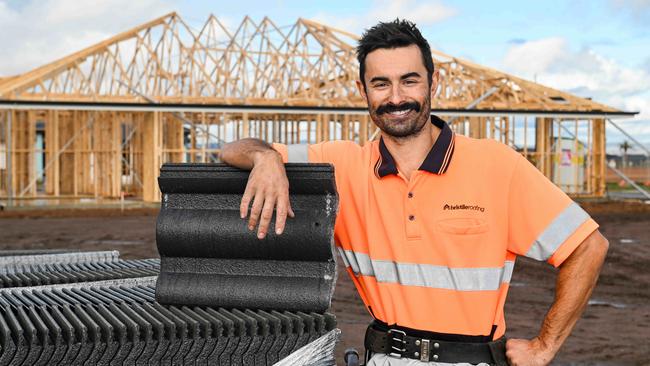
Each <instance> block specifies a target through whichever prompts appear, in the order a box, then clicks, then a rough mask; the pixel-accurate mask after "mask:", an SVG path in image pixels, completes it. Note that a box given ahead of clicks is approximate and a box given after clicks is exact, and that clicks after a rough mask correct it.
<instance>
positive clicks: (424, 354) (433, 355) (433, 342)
mask: <svg viewBox="0 0 650 366" xmlns="http://www.w3.org/2000/svg"><path fill="white" fill-rule="evenodd" d="M378 328H379V329H378ZM381 328H384V327H382V326H380V325H379V324H378V323H376V322H375V323H373V324H370V326H368V330H366V338H365V342H364V343H365V347H366V350H368V351H370V352H373V353H384V354H387V355H389V356H393V357H405V358H411V359H414V360H420V361H423V362H430V361H435V362H447V363H461V362H467V363H471V364H478V363H487V364H492V365H498V366H501V365H507V364H508V363H507V361H506V356H505V348H506V338H505V337H501V338H499V339H497V340H495V341H490V342H456V341H444V340H437V339H429V338H427V337H421V336H420V334H418V336H413V335H409V334H407V332H406V331H404V330H401V329H395V328H390V327H388V328H387V329H381Z"/></svg>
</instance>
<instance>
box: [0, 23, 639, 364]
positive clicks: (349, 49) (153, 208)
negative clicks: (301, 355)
mask: <svg viewBox="0 0 650 366" xmlns="http://www.w3.org/2000/svg"><path fill="white" fill-rule="evenodd" d="M358 39H359V35H356V34H353V33H350V32H347V31H344V30H339V29H336V28H333V27H330V26H328V25H326V24H321V23H318V22H315V21H312V20H307V19H298V20H297V21H296V22H295V23H293V24H290V25H284V24H282V25H278V24H276V23H274V22H273V21H272V20H271V19H269V18H264V19H261V20H254V19H251V18H249V17H245V18H244V19H243V20H242V21H241V23H239V24H237V25H236V26H234V27H232V26H230V27H226V26H225V25H224V23H222V22H221V21H220V20H219V19H218V17H216V16H210V17H208V19H207V21H206V22H205V24H203V25H202V26H201V27H196V26H190V25H188V24H187V23H186V22H185V21H184V20H183V19H182V17H181V16H180V15H178V14H176V13H170V14H167V15H165V16H163V17H160V18H157V19H154V20H152V21H150V22H147V23H145V24H141V25H139V26H137V27H135V28H132V29H129V30H125V31H124V32H123V33H120V34H117V35H115V36H114V37H111V38H109V39H106V40H104V41H102V42H101V43H98V44H95V45H93V46H90V47H88V48H85V49H83V50H80V51H78V52H76V53H73V54H70V55H65V56H64V55H60V56H63V57H60V58H58V59H55V60H47V62H44V65H43V66H40V67H37V68H35V69H33V70H31V71H28V72H25V73H22V74H19V75H15V76H6V77H0V208H2V211H0V249H2V250H54V249H56V250H67V249H73V250H84V251H99V250H118V251H119V252H120V256H121V257H123V258H126V259H127V260H136V259H137V260H142V259H143V258H157V257H159V253H158V251H157V249H156V216H157V215H159V213H160V212H161V210H160V207H161V200H162V201H163V206H164V202H165V200H166V199H168V197H166V195H163V194H161V187H163V183H161V181H159V177H161V166H162V165H163V164H168V163H173V164H177V163H218V162H220V160H219V152H220V149H221V147H222V146H223V144H224V143H227V142H231V141H234V140H238V139H241V138H246V137H255V138H260V139H262V140H265V141H267V142H269V143H272V142H277V143H283V144H288V145H293V144H302V145H305V144H314V143H319V142H323V141H333V140H350V141H354V142H356V143H358V144H360V145H364V144H366V143H367V142H369V141H373V140H376V139H378V138H379V129H378V128H377V127H376V126H375V124H374V123H373V122H372V120H371V119H370V116H369V115H368V110H367V105H366V103H365V101H364V99H363V98H362V97H361V96H360V95H359V93H358V91H357V88H356V85H355V80H357V79H358V77H359V66H358V63H357V60H356V53H355V52H356V44H357V41H358ZM432 56H433V60H434V65H435V67H436V69H438V70H439V71H440V76H441V85H440V86H439V89H438V91H437V94H436V96H435V98H434V99H433V100H432V113H433V114H435V115H437V116H439V117H441V118H442V119H444V120H445V121H447V122H448V124H449V126H450V127H451V129H452V130H453V131H454V132H455V133H456V134H460V135H465V136H469V137H472V138H476V139H495V140H497V141H500V142H502V143H504V144H506V145H508V146H510V147H511V148H513V149H514V150H516V151H517V152H519V153H520V154H522V155H523V156H524V157H526V158H527V159H528V160H529V161H530V162H531V163H532V164H533V165H535V166H536V167H537V168H538V169H539V170H540V171H541V172H542V173H543V174H544V175H545V176H546V177H547V178H548V179H550V180H551V181H552V182H553V183H554V184H556V185H557V186H558V187H559V188H560V189H562V190H563V191H564V192H566V193H567V194H568V195H569V196H570V197H572V198H573V199H574V200H576V201H577V202H578V203H579V204H580V205H581V206H582V207H583V208H584V209H585V210H586V211H587V212H588V213H589V214H590V215H591V216H592V217H593V218H594V219H595V220H596V221H597V222H598V223H599V225H600V231H601V232H602V233H603V235H604V236H605V237H606V238H607V239H608V240H609V243H610V247H609V254H608V258H607V260H606V262H605V266H604V267H603V271H602V273H601V276H600V280H599V283H598V285H597V287H596V289H595V291H594V294H593V296H592V300H590V302H589V304H588V305H587V308H586V310H585V313H584V315H583V318H582V319H581V320H580V321H579V322H578V324H577V326H576V328H575V330H574V331H573V333H572V336H571V337H570V338H569V339H568V340H567V342H566V344H565V345H564V347H563V348H562V350H561V352H560V353H559V355H558V356H557V358H556V362H557V364H573V365H575V364H602V365H628V364H629V365H637V364H638V365H641V364H650V343H649V342H648V341H647V340H648V339H650V305H649V304H650V301H649V300H650V291H649V290H648V288H650V271H648V270H647V268H648V265H649V262H650V230H648V224H650V205H648V204H647V202H649V201H650V193H648V192H650V188H648V187H649V186H650V165H649V164H648V162H647V161H648V160H644V161H645V163H644V164H645V165H643V164H641V165H639V166H632V165H630V164H627V161H626V162H625V163H623V164H622V165H620V164H619V165H616V164H614V163H612V162H611V161H609V160H611V159H609V160H608V155H607V150H606V138H607V136H606V127H607V126H608V125H609V126H610V128H612V127H613V128H615V129H617V130H619V131H621V133H623V134H624V135H625V136H626V137H627V139H628V140H629V141H631V142H632V143H633V144H635V146H636V147H637V148H639V149H640V150H641V151H645V152H646V153H647V155H648V156H650V151H649V150H648V148H647V147H645V146H643V144H641V143H639V142H637V141H636V139H635V138H634V136H632V135H630V134H628V133H627V132H625V131H624V130H623V129H622V128H621V126H620V124H619V123H618V122H619V121H622V120H627V119H631V118H633V117H634V116H635V115H636V114H637V113H638V112H637V111H623V110H619V109H616V108H613V107H610V106H608V105H605V104H601V103H599V102H598V101H596V100H591V99H587V98H582V97H578V96H576V95H572V94H569V93H567V92H563V91H560V90H556V89H553V88H550V87H547V86H544V85H541V84H537V83H534V82H532V81H528V80H525V79H522V78H519V77H517V76H515V75H510V74H507V73H504V72H501V71H498V70H495V69H492V68H489V67H486V66H482V65H478V64H476V63H473V62H470V61H467V60H464V59H461V58H457V57H454V56H453V55H447V54H445V53H442V52H439V51H436V50H432ZM44 61H46V60H44ZM637 145H638V146H637ZM626 151H627V150H626ZM170 166H173V165H170ZM170 174H171V173H170ZM170 192H172V193H173V192H176V191H174V190H170ZM163 193H164V192H163ZM541 199H543V198H541ZM164 207H166V206H164ZM332 225H333V224H332ZM159 230H160V229H159ZM159 235H160V233H159ZM159 240H160V239H159ZM242 240H243V239H242ZM159 248H160V245H159ZM338 262H339V263H338V267H339V268H338V272H339V275H338V281H337V282H336V284H335V290H334V295H333V299H332V303H331V308H329V310H328V311H329V312H330V313H332V314H334V315H335V316H336V324H337V327H338V328H339V329H340V330H341V335H340V337H341V339H340V341H339V342H338V344H337V345H336V349H335V351H334V354H335V357H336V358H337V360H338V364H344V363H343V361H342V357H343V352H344V350H345V349H347V348H349V347H354V348H357V349H359V350H362V349H363V336H364V332H365V328H366V326H367V324H368V322H369V321H370V320H371V316H370V314H369V313H368V311H367V310H366V308H365V306H364V305H363V303H362V301H361V299H360V298H359V296H358V295H357V293H356V290H355V288H354V286H353V284H352V283H351V282H350V280H349V278H347V274H345V273H344V272H345V267H344V266H343V264H342V263H341V261H340V260H339V261H338ZM163 267H164V266H163ZM556 272H557V271H556V270H553V269H552V268H551V267H550V266H548V265H547V264H545V263H538V262H534V261H532V260H528V259H525V258H524V259H518V260H517V266H516V267H515V271H514V275H513V278H512V281H511V284H510V287H511V288H510V292H509V296H508V301H507V303H506V306H505V307H506V316H507V319H508V333H507V336H508V337H510V338H512V337H528V338H530V337H533V336H535V335H536V332H537V331H538V329H539V326H540V323H541V320H542V318H543V316H544V314H545V312H546V311H547V309H548V307H549V305H550V304H551V303H552V301H553V296H554V293H553V289H554V286H555V282H554V281H555V275H554V274H555V273H556ZM0 300H2V299H1V298H0ZM1 304H2V303H1V302H0V305H1ZM298 310H300V309H298ZM613 327H614V329H615V331H612V328H613ZM330 328H331V327H330ZM330 328H328V329H327V330H328V331H331V329H330ZM323 329H324V328H323ZM323 332H324V330H323ZM320 334H322V332H321V333H320ZM125 357H126V356H125ZM267 363H268V362H267ZM0 364H1V362H0ZM256 364H257V363H256Z"/></svg>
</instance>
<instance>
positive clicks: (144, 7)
mask: <svg viewBox="0 0 650 366" xmlns="http://www.w3.org/2000/svg"><path fill="white" fill-rule="evenodd" d="M172 1H174V0H138V1H133V0H96V1H76V0H42V1H36V0H29V1H23V2H22V3H21V4H20V7H17V8H16V7H11V6H10V5H9V4H10V2H8V1H6V0H0V44H2V48H3V54H2V57H0V76H8V75H13V74H18V73H22V72H25V71H29V70H31V69H33V68H35V67H38V66H41V65H43V64H46V63H49V62H51V61H54V60H56V59H58V58H61V57H64V56H66V55H68V54H71V53H73V52H76V51H79V50H81V49H83V48H85V47H88V46H90V45H92V44H94V43H97V42H100V41H102V40H104V39H106V38H108V37H111V36H113V35H115V34H117V33H119V32H122V31H125V30H128V29H130V28H132V27H135V26H137V25H138V24H141V23H144V22H146V21H149V20H152V19H154V18H156V17H159V16H161V15H163V14H166V13H168V12H170V11H172V10H173V7H172V5H173V4H172Z"/></svg>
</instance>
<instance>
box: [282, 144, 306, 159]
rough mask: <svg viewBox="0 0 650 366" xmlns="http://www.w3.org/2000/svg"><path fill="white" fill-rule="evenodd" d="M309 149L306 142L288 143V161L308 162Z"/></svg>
mask: <svg viewBox="0 0 650 366" xmlns="http://www.w3.org/2000/svg"><path fill="white" fill-rule="evenodd" d="M308 149H309V145H306V144H296V145H287V163H308V162H309V155H308V153H307V151H308Z"/></svg>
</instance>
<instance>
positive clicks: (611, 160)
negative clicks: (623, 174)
mask: <svg viewBox="0 0 650 366" xmlns="http://www.w3.org/2000/svg"><path fill="white" fill-rule="evenodd" d="M648 164H650V159H648V156H647V155H645V154H627V166H628V167H637V166H648ZM607 165H609V166H612V167H614V168H623V155H614V154H607Z"/></svg>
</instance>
